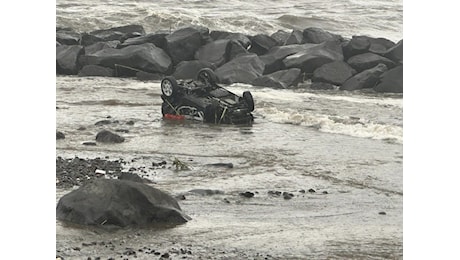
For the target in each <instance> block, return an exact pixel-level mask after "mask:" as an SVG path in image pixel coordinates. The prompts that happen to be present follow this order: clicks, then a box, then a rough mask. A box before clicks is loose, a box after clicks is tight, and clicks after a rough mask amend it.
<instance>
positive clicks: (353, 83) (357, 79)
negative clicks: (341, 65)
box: [340, 63, 387, 90]
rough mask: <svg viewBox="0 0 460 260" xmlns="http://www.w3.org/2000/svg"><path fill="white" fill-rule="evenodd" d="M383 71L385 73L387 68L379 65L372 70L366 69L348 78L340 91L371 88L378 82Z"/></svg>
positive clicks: (381, 64)
mask: <svg viewBox="0 0 460 260" xmlns="http://www.w3.org/2000/svg"><path fill="white" fill-rule="evenodd" d="M385 71H387V66H386V65H385V64H383V63H380V64H378V65H377V66H375V67H374V68H371V69H367V70H365V71H363V72H360V73H358V74H356V75H354V76H353V77H351V78H349V79H348V80H347V81H345V83H343V85H342V86H340V90H357V89H363V88H372V87H374V86H375V85H376V84H377V83H378V82H379V80H380V75H382V74H383V73H384V72H385Z"/></svg>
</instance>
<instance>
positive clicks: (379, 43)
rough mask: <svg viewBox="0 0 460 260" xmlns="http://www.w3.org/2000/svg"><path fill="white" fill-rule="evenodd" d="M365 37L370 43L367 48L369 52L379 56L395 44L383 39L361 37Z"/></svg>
mask: <svg viewBox="0 0 460 260" xmlns="http://www.w3.org/2000/svg"><path fill="white" fill-rule="evenodd" d="M363 37H367V39H368V40H369V42H370V46H369V52H372V53H375V54H379V55H384V54H385V53H386V52H387V51H388V49H390V48H392V47H393V46H395V43H394V42H392V41H390V40H388V39H385V38H373V37H368V36H363Z"/></svg>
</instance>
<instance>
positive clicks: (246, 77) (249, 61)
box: [215, 53, 265, 84]
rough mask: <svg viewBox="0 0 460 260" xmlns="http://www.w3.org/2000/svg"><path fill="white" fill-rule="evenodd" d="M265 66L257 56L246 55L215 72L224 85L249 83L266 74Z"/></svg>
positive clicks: (238, 57)
mask: <svg viewBox="0 0 460 260" xmlns="http://www.w3.org/2000/svg"><path fill="white" fill-rule="evenodd" d="M264 67H265V64H264V63H263V62H262V61H261V60H260V58H259V57H258V56H257V55H256V54H253V53H251V54H245V55H240V56H237V57H236V58H234V59H233V60H231V61H229V62H227V63H225V64H224V65H222V66H221V67H219V68H217V70H215V74H216V76H217V77H218V78H219V81H220V82H221V83H223V84H232V83H236V82H239V83H247V84H251V83H252V81H253V80H254V79H256V78H258V77H260V76H262V73H263V72H264Z"/></svg>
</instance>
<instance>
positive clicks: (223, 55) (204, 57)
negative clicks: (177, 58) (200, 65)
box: [195, 39, 230, 67]
mask: <svg viewBox="0 0 460 260" xmlns="http://www.w3.org/2000/svg"><path fill="white" fill-rule="evenodd" d="M229 42H230V40H227V39H224V40H216V41H213V42H210V43H208V44H206V45H203V46H201V47H200V48H199V49H198V50H197V51H196V52H195V59H197V60H200V61H207V62H210V63H212V64H214V65H215V66H216V67H219V66H221V65H222V64H224V63H226V62H227V46H228V44H229Z"/></svg>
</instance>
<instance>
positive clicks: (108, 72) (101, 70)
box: [78, 65, 114, 77]
mask: <svg viewBox="0 0 460 260" xmlns="http://www.w3.org/2000/svg"><path fill="white" fill-rule="evenodd" d="M78 76H79V77H91V76H97V77H113V76H114V70H113V69H111V68H107V67H103V66H99V65H86V66H83V68H81V70H80V72H78Z"/></svg>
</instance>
